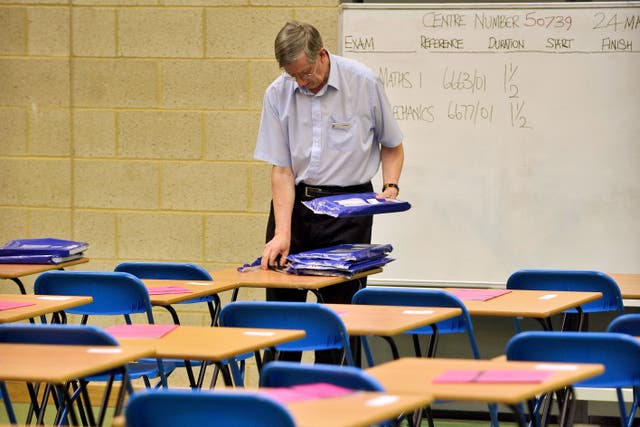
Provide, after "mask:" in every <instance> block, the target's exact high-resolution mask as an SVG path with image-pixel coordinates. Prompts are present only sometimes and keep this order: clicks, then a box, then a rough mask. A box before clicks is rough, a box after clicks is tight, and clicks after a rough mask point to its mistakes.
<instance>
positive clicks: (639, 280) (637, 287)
mask: <svg viewBox="0 0 640 427" xmlns="http://www.w3.org/2000/svg"><path fill="white" fill-rule="evenodd" d="M607 274H608V275H609V276H611V278H612V279H613V280H615V281H616V283H617V284H618V287H620V293H622V298H628V299H640V273H607Z"/></svg>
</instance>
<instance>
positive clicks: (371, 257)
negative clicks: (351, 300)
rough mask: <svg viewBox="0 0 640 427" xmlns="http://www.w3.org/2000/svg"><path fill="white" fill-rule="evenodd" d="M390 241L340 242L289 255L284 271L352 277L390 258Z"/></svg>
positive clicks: (391, 248) (386, 261)
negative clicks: (339, 243) (387, 242)
mask: <svg viewBox="0 0 640 427" xmlns="http://www.w3.org/2000/svg"><path fill="white" fill-rule="evenodd" d="M392 250H393V247H392V246H391V245H389V244H375V243H374V244H366V243H354V244H342V245H335V246H330V247H327V248H320V249H313V250H310V251H305V252H300V253H297V254H293V255H289V256H288V257H287V260H288V261H289V264H288V266H287V272H288V273H292V274H310V275H316V276H344V277H351V276H353V275H354V274H356V273H359V272H361V271H366V270H371V269H373V268H377V267H382V266H383V265H385V264H387V263H389V262H391V261H393V258H389V257H388V256H387V254H388V253H389V252H391V251H392Z"/></svg>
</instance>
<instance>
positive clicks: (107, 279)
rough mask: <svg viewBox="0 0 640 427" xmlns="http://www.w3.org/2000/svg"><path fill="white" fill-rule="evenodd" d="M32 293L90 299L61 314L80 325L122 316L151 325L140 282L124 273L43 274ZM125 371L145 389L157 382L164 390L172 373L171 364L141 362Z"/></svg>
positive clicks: (147, 304)
mask: <svg viewBox="0 0 640 427" xmlns="http://www.w3.org/2000/svg"><path fill="white" fill-rule="evenodd" d="M33 292H34V294H36V295H72V296H91V297H92V298H93V302H91V303H90V304H84V305H81V306H78V307H72V308H68V309H66V310H65V312H66V313H71V314H77V315H81V316H82V319H81V321H80V323H81V324H83V325H86V324H87V322H88V320H89V316H123V317H124V319H125V322H126V323H127V324H131V323H132V316H133V315H142V316H144V317H146V319H147V322H148V323H150V324H153V323H154V319H153V311H152V308H151V302H150V301H149V293H148V292H147V288H145V286H144V284H143V283H142V282H141V281H140V279H138V278H137V277H135V276H133V275H131V274H128V273H119V272H98V271H66V270H55V271H47V272H44V273H42V274H40V275H39V276H38V277H36V280H35V282H34V284H33ZM128 369H129V375H130V377H131V379H138V378H142V380H143V381H144V383H145V385H146V386H147V387H151V381H150V380H151V379H152V378H158V379H159V383H158V384H157V385H163V386H166V377H167V376H168V375H169V374H170V373H171V372H173V370H174V369H175V364H173V363H171V362H167V361H164V362H163V361H161V360H160V359H157V360H153V361H152V360H149V359H143V360H141V361H138V362H135V363H131V364H129V366H128ZM93 379H94V381H96V380H98V378H95V377H94V378H93Z"/></svg>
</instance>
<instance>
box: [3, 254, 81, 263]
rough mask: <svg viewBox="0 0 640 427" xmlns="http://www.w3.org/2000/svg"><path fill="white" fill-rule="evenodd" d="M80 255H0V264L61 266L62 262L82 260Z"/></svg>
mask: <svg viewBox="0 0 640 427" xmlns="http://www.w3.org/2000/svg"><path fill="white" fill-rule="evenodd" d="M83 256H84V255H83V254H82V253H79V254H74V255H69V256H58V255H47V254H35V255H0V264H61V263H63V262H68V261H73V260H76V259H80V258H82V257H83Z"/></svg>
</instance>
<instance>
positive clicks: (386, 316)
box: [326, 304, 462, 363]
mask: <svg viewBox="0 0 640 427" xmlns="http://www.w3.org/2000/svg"><path fill="white" fill-rule="evenodd" d="M326 306H327V307H329V308H331V309H332V310H334V311H335V312H336V313H338V315H339V316H340V318H341V319H342V321H343V323H344V325H345V327H346V328H347V332H348V333H349V335H350V336H361V337H364V336H366V335H377V336H380V337H383V338H384V339H385V340H386V341H387V342H388V343H389V346H390V347H391V353H392V354H393V358H394V359H397V358H398V357H400V354H399V352H398V348H397V346H396V344H395V342H394V340H393V339H392V337H393V336H395V335H399V334H402V333H405V332H407V331H410V330H412V329H415V328H420V327H422V326H428V325H434V324H435V323H437V322H440V321H441V320H446V319H450V318H452V317H456V316H459V315H460V314H461V313H462V310H460V309H459V308H449V307H406V306H397V305H396V306H388V305H369V304H326ZM433 335H434V338H433V339H432V342H435V341H436V340H437V336H438V330H437V328H434V330H433ZM354 357H355V359H356V360H358V361H359V357H358V354H357V352H356V354H355V355H354ZM356 363H357V362H356ZM369 363H373V361H372V360H370V361H369Z"/></svg>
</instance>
